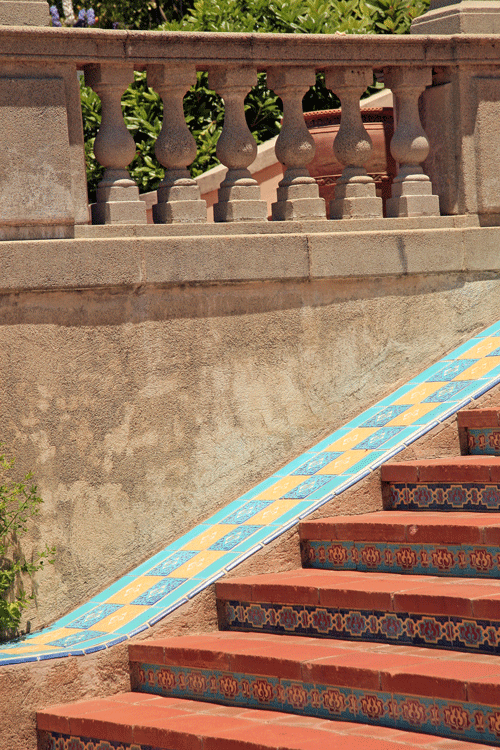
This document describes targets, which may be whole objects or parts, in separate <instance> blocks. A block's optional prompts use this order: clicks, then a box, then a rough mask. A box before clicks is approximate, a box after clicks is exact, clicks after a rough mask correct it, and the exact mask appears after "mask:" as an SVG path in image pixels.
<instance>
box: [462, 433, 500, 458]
mask: <svg viewBox="0 0 500 750" xmlns="http://www.w3.org/2000/svg"><path fill="white" fill-rule="evenodd" d="M466 433H467V444H468V446H469V453H471V454H472V455H474V456H500V430H498V429H496V430H488V429H486V428H484V427H477V428H474V427H472V428H471V427H467V428H466Z"/></svg>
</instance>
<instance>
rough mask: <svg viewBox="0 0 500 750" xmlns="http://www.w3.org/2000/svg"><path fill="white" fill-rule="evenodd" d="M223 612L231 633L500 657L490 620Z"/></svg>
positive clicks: (247, 609) (239, 608)
mask: <svg viewBox="0 0 500 750" xmlns="http://www.w3.org/2000/svg"><path fill="white" fill-rule="evenodd" d="M221 609H222V619H223V621H224V626H225V628H226V629H227V630H238V631H243V632H249V631H255V632H259V633H275V634H277V633H280V634H288V635H306V636H312V637H315V638H340V639H342V640H355V641H371V642H377V643H398V644H404V645H413V646H426V647H430V648H444V649H450V650H453V651H471V652H473V653H476V654H477V653H485V654H496V653H499V652H500V622H497V621H491V620H475V619H468V618H465V617H451V616H447V615H443V616H433V615H419V614H411V613H407V612H377V611H374V610H359V609H358V610H354V609H352V610H351V609H335V608H333V607H317V606H314V605H309V606H308V605H301V604H297V605H290V604H267V603H255V602H254V603H249V602H236V601H227V602H224V603H222V606H221Z"/></svg>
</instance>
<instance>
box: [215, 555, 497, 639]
mask: <svg viewBox="0 0 500 750" xmlns="http://www.w3.org/2000/svg"><path fill="white" fill-rule="evenodd" d="M216 593H217V598H218V606H219V617H220V621H221V626H222V627H223V628H225V629H230V630H240V631H254V632H269V633H281V634H286V633H289V634H295V635H307V636H315V637H326V638H344V639H345V638H348V639H353V640H358V641H374V642H384V643H404V644H413V645H419V646H427V647H439V648H448V649H454V650H459V651H472V652H476V653H477V652H481V653H497V652H498V650H499V644H500V584H499V583H498V582H496V581H494V580H491V581H490V580H485V579H479V578H458V579H455V578H438V577H434V576H425V577H424V576H416V575H399V574H395V573H363V572H359V571H355V570H354V571H330V570H307V569H300V570H292V571H286V572H284V573H276V574H268V575H261V576H253V577H246V578H230V579H227V580H224V581H218V582H217V584H216Z"/></svg>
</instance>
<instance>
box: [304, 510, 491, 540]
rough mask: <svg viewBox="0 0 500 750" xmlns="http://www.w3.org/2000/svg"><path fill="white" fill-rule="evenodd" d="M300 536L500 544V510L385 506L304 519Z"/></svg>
mask: <svg viewBox="0 0 500 750" xmlns="http://www.w3.org/2000/svg"><path fill="white" fill-rule="evenodd" d="M300 539H301V540H307V539H314V540H318V541H322V540H324V541H333V540H343V541H347V540H349V541H353V542H355V541H360V542H411V543H425V542H428V543H431V542H432V543H436V544H494V545H500V513H466V512H460V511H458V512H453V511H450V512H449V513H446V514H442V513H438V512H435V511H404V510H384V511H380V512H378V513H367V514H363V515H360V516H337V517H335V518H323V519H317V520H314V521H302V523H301V524H300Z"/></svg>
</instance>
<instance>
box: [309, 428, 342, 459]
mask: <svg viewBox="0 0 500 750" xmlns="http://www.w3.org/2000/svg"><path fill="white" fill-rule="evenodd" d="M350 431H351V430H350V429H348V428H347V427H342V428H341V429H339V430H335V432H332V434H331V435H328V437H326V438H324V439H323V440H321V441H320V442H319V443H316V445H315V446H314V447H313V448H309V450H308V453H319V452H320V451H324V450H326V449H327V448H328V446H329V445H331V444H332V443H334V442H335V441H336V440H340V438H341V437H344V435H347V433H348V432H350Z"/></svg>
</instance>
